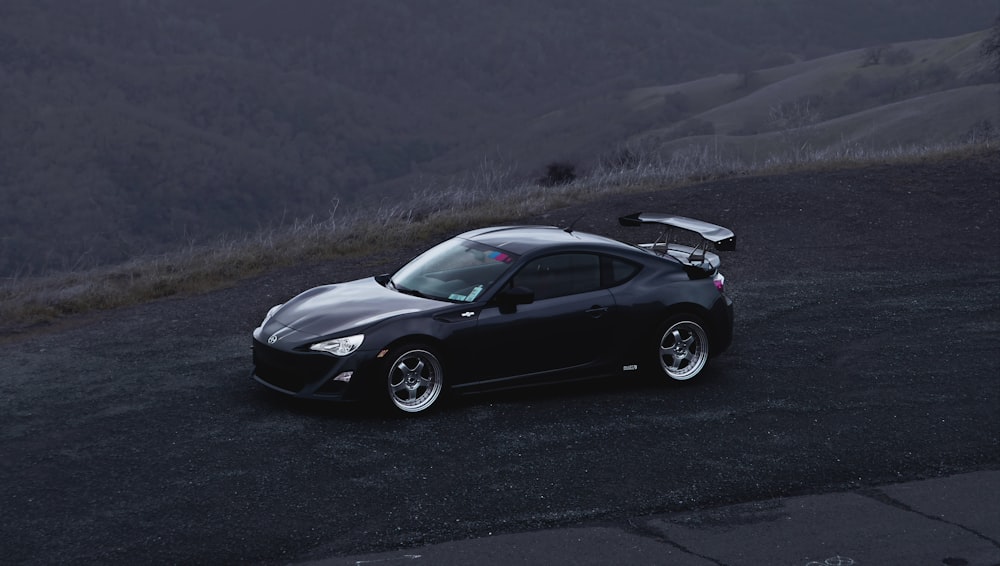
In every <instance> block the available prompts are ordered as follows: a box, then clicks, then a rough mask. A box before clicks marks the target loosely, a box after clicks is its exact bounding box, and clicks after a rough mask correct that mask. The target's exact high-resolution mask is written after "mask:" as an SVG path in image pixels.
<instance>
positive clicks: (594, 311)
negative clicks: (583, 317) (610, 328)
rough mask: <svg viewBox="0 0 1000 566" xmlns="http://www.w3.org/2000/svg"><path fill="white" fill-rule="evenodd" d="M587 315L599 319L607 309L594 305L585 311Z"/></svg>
mask: <svg viewBox="0 0 1000 566" xmlns="http://www.w3.org/2000/svg"><path fill="white" fill-rule="evenodd" d="M585 312H586V313H587V314H589V315H590V316H592V317H594V318H600V317H601V315H603V314H604V313H606V312H608V307H602V306H601V305H594V306H592V307H590V308H589V309H587V310H586V311H585Z"/></svg>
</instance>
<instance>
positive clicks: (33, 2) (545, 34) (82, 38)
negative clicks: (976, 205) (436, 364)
mask: <svg viewBox="0 0 1000 566" xmlns="http://www.w3.org/2000/svg"><path fill="white" fill-rule="evenodd" d="M995 13H996V4H995V2H994V1H993V0H964V1H962V2H958V3H956V2H954V1H953V0H843V1H841V2H836V3H831V2H826V1H821V0H815V1H812V2H801V1H791V0H786V1H774V2H766V3H747V2H745V1H743V0H717V1H715V2H710V3H708V2H703V1H701V0H689V1H674V2H663V1H662V0H616V1H615V2H610V1H608V0H574V1H572V2H570V1H563V0H553V1H550V2H536V1H534V0H530V1H529V0H511V1H510V2H491V1H487V0H463V1H458V0H424V1H422V2H419V3H416V2H399V1H390V0H366V1H365V2H347V1H328V0H292V1H289V2H274V1H273V0H102V1H101V2H67V1H65V0H5V1H4V2H2V3H0V199H2V201H0V202H3V203H4V204H3V206H2V207H0V276H3V275H7V274H29V273H39V272H44V271H47V270H68V269H74V268H77V267H85V266H90V265H94V264H99V263H107V262H115V261H120V260H123V259H125V258H128V257H130V256H133V255H136V254H144V253H156V252H158V251H165V250H169V249H173V248H176V247H179V246H183V245H187V244H189V243H191V242H196V241H204V240H205V239H206V238H213V237H216V236H218V235H220V234H226V233H230V234H232V233H241V232H247V231H253V230H255V229H257V228H258V227H260V226H262V225H271V224H275V223H281V222H286V223H287V222H291V221H292V220H293V219H295V218H301V217H304V216H307V215H310V214H318V215H321V216H322V215H325V214H327V212H328V211H329V210H330V208H331V206H332V204H331V203H332V202H333V201H334V200H335V199H337V200H339V201H341V202H344V203H346V204H351V203H358V202H366V201H378V200H379V199H381V198H388V197H390V196H393V195H398V194H399V193H400V192H402V193H404V194H405V192H406V191H407V190H408V189H409V188H410V187H411V186H412V185H413V183H416V182H418V181H415V180H414V179H417V178H420V179H424V180H423V181H419V182H421V183H427V182H429V181H427V180H428V179H436V178H440V177H442V176H446V175H449V174H454V173H457V172H460V171H462V170H463V169H466V168H468V167H470V165H472V164H475V163H476V162H477V161H478V160H479V159H481V158H482V157H483V155H484V154H485V153H487V152H492V151H496V152H500V153H504V154H507V155H511V156H514V157H516V158H517V160H518V162H519V166H520V167H521V168H522V170H523V171H524V172H525V174H529V173H530V172H531V171H532V170H538V169H540V168H541V167H543V166H544V164H545V163H546V162H547V161H548V160H551V159H558V158H561V157H563V156H572V157H574V158H576V157H579V158H580V159H588V158H592V156H593V155H595V154H597V153H599V152H600V151H602V150H605V149H606V148H608V147H613V146H614V145H616V144H617V143H619V142H621V141H624V140H626V139H629V138H630V137H631V138H634V137H635V136H646V137H649V136H660V138H657V139H661V138H662V141H663V142H664V143H666V142H667V141H668V140H667V138H669V137H670V136H674V135H675V134H673V133H670V128H672V127H674V126H670V125H669V123H668V122H666V121H663V120H660V121H657V122H655V123H653V122H652V121H650V119H649V117H650V116H652V115H654V114H655V115H658V116H659V117H660V118H662V117H663V116H664V113H669V112H673V111H676V112H680V113H682V114H685V115H686V114H689V113H692V112H693V110H692V107H691V106H687V107H685V108H677V109H674V110H671V109H670V108H668V107H667V106H663V105H661V106H663V107H662V108H657V106H656V104H652V105H651V106H650V105H649V104H648V100H647V101H646V102H642V100H643V96H644V95H643V93H644V92H647V93H655V92H658V91H656V89H657V88H662V87H656V86H655V85H670V84H676V85H680V84H684V83H682V81H690V80H694V79H696V78H698V77H706V76H714V75H717V74H719V73H737V75H733V76H750V72H751V71H753V70H761V71H758V73H757V74H756V75H754V78H755V80H771V79H765V77H767V76H770V75H768V74H767V73H765V72H764V71H762V69H765V68H767V69H773V68H780V67H777V66H778V65H783V64H790V63H792V62H794V61H809V60H812V59H815V58H817V57H821V56H826V55H829V54H832V53H836V52H839V51H842V50H845V49H856V48H864V47H868V46H875V45H886V44H897V43H900V42H904V41H907V40H915V39H922V38H928V37H947V36H954V35H958V34H964V33H969V32H972V31H975V30H981V29H984V28H986V27H987V26H988V25H989V22H991V21H992V19H993V17H994V16H995ZM771 72H772V71H768V73H771ZM761 84H763V83H758V84H757V87H756V88H758V90H759V89H760V88H763V87H761V86H760V85H761ZM650 89H652V90H650ZM668 94H669V93H668ZM653 96H654V98H655V96H657V95H655V94H653ZM664 100H666V98H664ZM671 100H673V102H670V103H669V104H674V103H677V104H679V103H680V99H676V98H675V99H671ZM629 101H635V104H637V105H638V106H636V105H635V104H632V102H629ZM699 103H700V102H699ZM664 104H668V103H664ZM644 105H645V106H644ZM675 105H676V104H675ZM576 109H586V112H585V113H582V114H580V116H578V117H577V118H586V121H584V120H581V119H570V120H563V119H561V118H558V116H560V115H570V114H573V113H574V112H576ZM605 110H607V112H605ZM709 110H710V109H705V110H702V112H706V111H709ZM859 111H860V109H859ZM647 114H649V115H647ZM691 117H692V118H696V119H697V120H700V122H692V123H691V125H694V126H698V125H699V124H702V126H701V127H704V125H703V123H704V122H710V123H712V124H713V127H717V126H718V124H722V122H723V119H722V117H721V116H700V117H699V116H697V114H692V115H691ZM717 122H718V124H717ZM650 126H655V128H650ZM742 126H743V127H750V126H749V125H747V124H743V125H742ZM654 130H655V131H654ZM595 132H597V133H600V134H601V135H600V136H595V135H592V133H595ZM762 134H763V132H762ZM675 139H679V138H676V137H675ZM579 140H586V141H587V143H586V144H580V143H577V142H579ZM421 188H423V187H421Z"/></svg>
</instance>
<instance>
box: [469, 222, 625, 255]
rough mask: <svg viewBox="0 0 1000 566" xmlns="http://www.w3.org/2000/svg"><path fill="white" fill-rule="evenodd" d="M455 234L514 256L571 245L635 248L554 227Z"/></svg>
mask: <svg viewBox="0 0 1000 566" xmlns="http://www.w3.org/2000/svg"><path fill="white" fill-rule="evenodd" d="M458 237H459V238H465V239H467V240H473V241H476V242H481V243H483V244H486V245H488V246H492V247H494V248H498V249H501V250H503V251H505V252H509V253H513V254H517V255H524V254H526V253H530V252H534V251H537V250H540V249H544V248H555V247H559V248H566V247H573V246H581V247H588V246H589V247H604V248H611V249H614V250H631V251H635V248H634V247H633V246H630V245H629V244H626V243H624V242H619V241H618V240H613V239H611V238H606V237H604V236H598V235H596V234H589V233H587V232H575V231H573V232H567V231H566V230H563V229H562V228H556V227H555V226H493V227H489V228H479V229H478V230H471V231H469V232H465V233H464V234H460V235H459V236H458Z"/></svg>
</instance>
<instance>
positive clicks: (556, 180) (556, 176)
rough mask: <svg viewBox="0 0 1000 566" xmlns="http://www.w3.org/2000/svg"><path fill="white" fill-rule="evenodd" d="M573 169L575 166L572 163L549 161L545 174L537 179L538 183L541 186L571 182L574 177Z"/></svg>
mask: <svg viewBox="0 0 1000 566" xmlns="http://www.w3.org/2000/svg"><path fill="white" fill-rule="evenodd" d="M575 170H576V166H575V165H573V164H572V163H565V162H553V163H549V165H548V168H547V172H546V173H545V176H544V177H542V178H541V179H539V180H538V184H539V185H541V186H543V187H554V186H556V185H565V184H568V183H572V182H573V180H574V179H576V171H575Z"/></svg>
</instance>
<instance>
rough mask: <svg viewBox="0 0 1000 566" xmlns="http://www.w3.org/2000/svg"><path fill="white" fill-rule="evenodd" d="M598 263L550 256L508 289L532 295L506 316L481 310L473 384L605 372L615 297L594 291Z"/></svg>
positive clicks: (592, 257) (529, 266)
mask: <svg viewBox="0 0 1000 566" xmlns="http://www.w3.org/2000/svg"><path fill="white" fill-rule="evenodd" d="M600 266H601V264H600V257H599V256H598V255H596V254H587V253H563V254H554V255H549V256H545V257H541V258H538V259H535V260H533V261H529V262H528V263H526V264H525V266H524V267H523V268H522V269H520V270H519V271H518V272H517V273H515V274H514V276H513V278H512V280H511V281H510V282H509V283H508V286H509V287H515V286H517V287H523V288H527V289H531V290H532V291H534V293H535V300H534V301H533V302H532V303H530V304H526V305H518V306H517V308H516V309H515V310H514V311H513V312H503V311H502V310H501V309H500V308H499V307H498V306H493V305H491V306H487V307H486V308H484V309H483V310H482V312H480V314H479V317H478V322H477V325H476V330H475V332H474V340H473V341H472V343H471V344H470V343H468V342H467V347H468V348H469V350H468V351H471V352H475V355H474V356H473V358H472V359H473V361H472V366H473V367H472V368H471V372H472V373H473V374H474V375H475V378H473V379H474V380H475V381H477V382H482V381H490V382H493V383H495V384H496V385H505V383H497V382H509V384H510V385H515V384H516V382H517V381H531V382H545V381H556V380H559V379H565V378H571V377H575V376H576V375H578V374H579V375H581V376H582V375H584V374H593V373H595V372H598V371H600V370H602V369H606V368H607V367H608V366H610V360H611V358H612V355H613V352H612V351H611V350H614V348H613V347H609V343H610V342H612V341H613V335H614V327H615V317H616V316H617V314H618V313H617V312H616V309H615V303H614V297H613V296H612V294H611V293H610V292H609V291H608V290H607V289H602V288H601V267H600Z"/></svg>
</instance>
